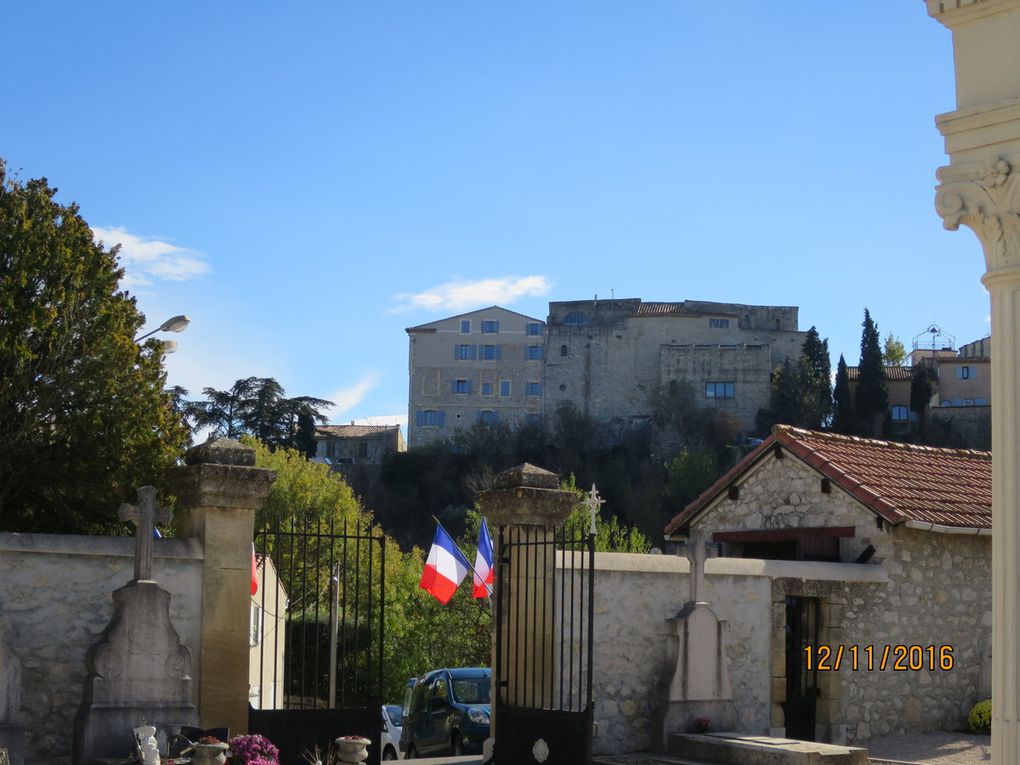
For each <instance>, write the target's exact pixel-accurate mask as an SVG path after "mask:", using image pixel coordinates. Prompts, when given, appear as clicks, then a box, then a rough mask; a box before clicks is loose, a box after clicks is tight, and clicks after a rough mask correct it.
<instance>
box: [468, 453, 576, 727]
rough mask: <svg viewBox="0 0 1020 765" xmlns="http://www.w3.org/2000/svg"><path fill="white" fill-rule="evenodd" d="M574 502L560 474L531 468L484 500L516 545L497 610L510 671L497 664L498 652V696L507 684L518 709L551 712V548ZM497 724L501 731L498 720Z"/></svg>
mask: <svg viewBox="0 0 1020 765" xmlns="http://www.w3.org/2000/svg"><path fill="white" fill-rule="evenodd" d="M576 502H577V498H576V496H575V495H574V494H573V493H572V492H569V491H562V490H560V488H559V477H558V476H557V475H556V474H555V473H550V472H549V471H547V470H542V469H541V468H537V467H535V466H534V465H528V464H523V465H518V466H517V467H515V468H511V469H510V470H507V471H506V472H503V473H500V474H499V475H498V476H496V479H495V482H494V486H493V488H492V489H490V490H488V491H484V492H481V493H480V494H479V495H478V503H479V505H480V507H481V511H482V515H484V516H485V517H486V518H487V519H488V521H489V523H490V525H491V526H492V527H493V528H497V529H501V530H502V532H503V541H504V545H505V546H510V545H514V546H512V547H509V556H510V557H509V565H508V566H507V567H506V569H501V568H499V567H498V566H497V568H496V572H497V575H496V579H495V587H494V593H493V594H494V603H495V604H496V606H495V608H496V609H497V612H498V613H500V614H502V617H503V618H502V623H501V624H497V625H496V629H498V630H500V634H499V638H498V639H499V640H500V641H501V642H502V645H503V646H504V655H506V656H507V657H508V663H507V665H506V668H505V669H506V671H503V670H504V668H502V667H500V666H499V665H498V663H497V661H496V655H495V646H494V647H493V657H492V674H493V678H492V680H493V693H494V694H495V693H498V692H499V687H500V686H499V683H500V682H503V681H508V685H507V691H506V696H505V697H504V698H505V699H506V701H507V703H509V704H513V705H514V706H521V707H543V706H545V707H551V706H553V688H554V678H555V662H554V660H553V659H554V654H553V632H554V626H553V613H552V609H553V594H554V593H553V577H554V571H555V566H556V558H555V552H554V550H553V546H552V541H553V534H554V532H555V530H556V529H557V528H559V527H561V526H562V525H563V523H564V521H565V520H566V519H567V516H568V515H570V511H571V510H572V509H573V507H574V505H575V504H576ZM496 533H497V538H496V546H495V550H494V556H495V560H496V561H498V560H500V559H501V557H502V556H504V555H506V554H507V551H506V550H503V549H500V546H499V532H498V531H497V532H496ZM545 542H548V545H546V544H543V543H545ZM516 543H531V544H527V545H521V546H516ZM503 570H506V571H508V572H509V576H508V578H507V579H506V580H502V579H501V577H500V576H499V572H501V571H503ZM525 607H526V614H525ZM525 615H526V618H525ZM503 675H506V676H505V677H504V676H503ZM493 706H495V704H494V705H493ZM492 722H493V730H495V719H493V721H492Z"/></svg>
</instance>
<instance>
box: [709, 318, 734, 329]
mask: <svg viewBox="0 0 1020 765" xmlns="http://www.w3.org/2000/svg"><path fill="white" fill-rule="evenodd" d="M708 326H709V327H711V328H712V329H729V328H730V320H729V319H709V320H708Z"/></svg>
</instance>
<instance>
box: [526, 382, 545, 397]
mask: <svg viewBox="0 0 1020 765" xmlns="http://www.w3.org/2000/svg"><path fill="white" fill-rule="evenodd" d="M524 395H525V396H541V395H542V383H540V382H529V383H526V384H525V386H524Z"/></svg>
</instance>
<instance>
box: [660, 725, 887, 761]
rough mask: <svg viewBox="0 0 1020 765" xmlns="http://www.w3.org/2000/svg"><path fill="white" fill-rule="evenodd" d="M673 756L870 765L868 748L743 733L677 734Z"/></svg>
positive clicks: (671, 748) (673, 739)
mask: <svg viewBox="0 0 1020 765" xmlns="http://www.w3.org/2000/svg"><path fill="white" fill-rule="evenodd" d="M669 755H670V756H672V757H679V758H684V757H686V758H688V759H692V760H695V761H702V762H706V763H713V765H868V750H866V749H860V748H857V747H850V746H836V745H834V744H818V743H815V742H813V741H796V740H794V739H788V738H770V737H768V736H751V735H747V734H743V733H725V732H721V733H706V734H695V733H676V734H673V735H672V736H670V737H669Z"/></svg>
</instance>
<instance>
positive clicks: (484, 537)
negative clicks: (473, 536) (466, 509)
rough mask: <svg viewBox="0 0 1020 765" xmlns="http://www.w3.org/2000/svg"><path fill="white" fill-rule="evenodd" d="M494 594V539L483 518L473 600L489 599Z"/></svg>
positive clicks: (479, 535) (476, 560)
mask: <svg viewBox="0 0 1020 765" xmlns="http://www.w3.org/2000/svg"><path fill="white" fill-rule="evenodd" d="M491 594H492V539H491V538H490V537H489V527H488V526H487V525H486V524H485V518H482V527H481V528H480V529H479V530H478V552H477V553H475V577H474V587H473V589H472V590H471V597H472V598H487V597H489V595H491Z"/></svg>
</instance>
